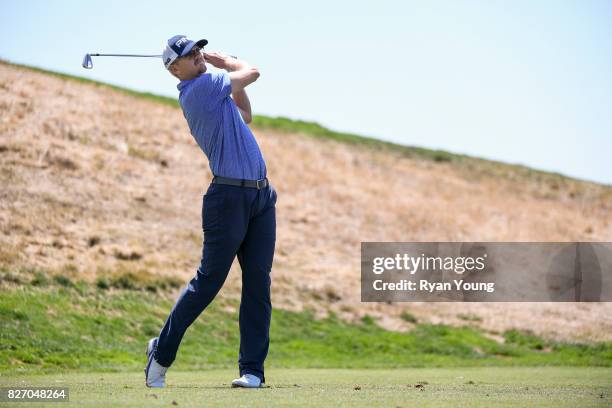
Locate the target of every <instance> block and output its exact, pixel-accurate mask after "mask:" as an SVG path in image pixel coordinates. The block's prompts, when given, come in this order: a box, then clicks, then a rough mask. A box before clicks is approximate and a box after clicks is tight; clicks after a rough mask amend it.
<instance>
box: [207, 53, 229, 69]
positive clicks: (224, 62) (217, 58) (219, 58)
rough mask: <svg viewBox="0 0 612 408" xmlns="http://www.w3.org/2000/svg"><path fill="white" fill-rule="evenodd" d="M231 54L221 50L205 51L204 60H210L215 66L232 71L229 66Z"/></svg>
mask: <svg viewBox="0 0 612 408" xmlns="http://www.w3.org/2000/svg"><path fill="white" fill-rule="evenodd" d="M229 59H230V57H229V56H227V55H225V54H221V53H220V52H205V53H204V61H206V62H208V63H209V64H210V65H212V66H213V67H215V68H220V69H226V70H227V71H230V70H229V69H227V68H228V60H229Z"/></svg>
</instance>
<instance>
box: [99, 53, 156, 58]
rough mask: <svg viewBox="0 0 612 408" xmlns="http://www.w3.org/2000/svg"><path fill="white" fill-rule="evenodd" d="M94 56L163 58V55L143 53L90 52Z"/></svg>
mask: <svg viewBox="0 0 612 408" xmlns="http://www.w3.org/2000/svg"><path fill="white" fill-rule="evenodd" d="M89 55H91V56H92V57H152V58H161V55H142V54H89Z"/></svg>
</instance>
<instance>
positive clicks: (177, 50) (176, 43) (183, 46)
mask: <svg viewBox="0 0 612 408" xmlns="http://www.w3.org/2000/svg"><path fill="white" fill-rule="evenodd" d="M206 44H208V40H200V41H197V42H196V41H191V40H190V39H188V38H187V37H185V36H184V35H175V36H174V37H172V38H170V39H169V40H168V43H167V44H166V48H164V52H163V54H162V61H163V62H164V66H165V67H166V69H168V68H169V67H170V65H171V64H172V63H173V62H174V61H175V60H176V59H177V58H178V57H183V56H185V55H187V54H189V52H190V51H191V49H192V48H193V46H194V45H197V46H198V47H200V48H202V47H204V46H205V45H206Z"/></svg>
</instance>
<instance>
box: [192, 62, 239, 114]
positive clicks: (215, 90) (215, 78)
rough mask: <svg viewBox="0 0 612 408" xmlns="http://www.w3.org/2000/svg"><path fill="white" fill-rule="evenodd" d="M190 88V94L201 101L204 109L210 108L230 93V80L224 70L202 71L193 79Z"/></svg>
mask: <svg viewBox="0 0 612 408" xmlns="http://www.w3.org/2000/svg"><path fill="white" fill-rule="evenodd" d="M192 88H193V89H192V91H191V95H190V96H191V97H192V98H196V99H197V100H198V102H200V103H202V104H203V105H204V106H205V108H206V110H212V109H214V108H215V107H216V106H218V105H219V104H220V103H221V101H223V99H225V98H227V97H228V96H229V95H230V94H231V93H232V82H231V80H230V77H229V74H228V73H227V72H225V71H223V72H212V73H204V74H202V75H200V76H199V77H198V78H197V79H196V80H195V82H194V84H193V86H192Z"/></svg>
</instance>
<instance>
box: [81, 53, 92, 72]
mask: <svg viewBox="0 0 612 408" xmlns="http://www.w3.org/2000/svg"><path fill="white" fill-rule="evenodd" d="M83 68H85V69H92V68H93V62H92V60H91V55H89V54H85V57H83Z"/></svg>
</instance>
